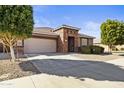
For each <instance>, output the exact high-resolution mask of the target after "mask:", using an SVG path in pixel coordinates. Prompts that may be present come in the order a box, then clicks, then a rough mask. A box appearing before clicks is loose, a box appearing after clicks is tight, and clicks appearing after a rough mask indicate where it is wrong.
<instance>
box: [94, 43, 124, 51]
mask: <svg viewBox="0 0 124 93" xmlns="http://www.w3.org/2000/svg"><path fill="white" fill-rule="evenodd" d="M94 45H97V46H101V47H103V48H104V51H105V52H108V46H107V45H103V44H100V43H97V44H94ZM116 48H117V49H119V50H121V48H124V45H121V46H120V45H118V46H116Z"/></svg>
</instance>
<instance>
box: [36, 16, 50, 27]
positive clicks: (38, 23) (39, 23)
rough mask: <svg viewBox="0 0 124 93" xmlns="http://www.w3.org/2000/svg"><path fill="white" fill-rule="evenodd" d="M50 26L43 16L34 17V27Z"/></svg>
mask: <svg viewBox="0 0 124 93" xmlns="http://www.w3.org/2000/svg"><path fill="white" fill-rule="evenodd" d="M41 26H50V21H49V20H48V19H47V18H45V17H41V16H40V17H37V18H35V27H41Z"/></svg>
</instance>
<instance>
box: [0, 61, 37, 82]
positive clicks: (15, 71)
mask: <svg viewBox="0 0 124 93" xmlns="http://www.w3.org/2000/svg"><path fill="white" fill-rule="evenodd" d="M38 73H39V71H38V70H37V69H36V68H35V67H34V66H33V64H32V63H31V62H15V63H14V62H10V61H9V60H1V61H0V81H4V80H9V79H14V78H19V77H23V76H30V75H34V74H38Z"/></svg>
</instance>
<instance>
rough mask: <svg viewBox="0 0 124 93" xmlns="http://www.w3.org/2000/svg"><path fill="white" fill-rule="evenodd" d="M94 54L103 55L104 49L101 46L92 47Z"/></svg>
mask: <svg viewBox="0 0 124 93" xmlns="http://www.w3.org/2000/svg"><path fill="white" fill-rule="evenodd" d="M90 49H91V53H92V54H101V53H103V52H104V48H103V47H100V46H90Z"/></svg>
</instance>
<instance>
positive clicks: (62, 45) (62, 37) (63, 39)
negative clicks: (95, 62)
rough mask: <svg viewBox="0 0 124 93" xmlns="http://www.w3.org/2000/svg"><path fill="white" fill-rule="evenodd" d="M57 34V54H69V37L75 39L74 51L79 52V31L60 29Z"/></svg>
mask: <svg viewBox="0 0 124 93" xmlns="http://www.w3.org/2000/svg"><path fill="white" fill-rule="evenodd" d="M54 32H55V33H57V34H59V38H58V40H57V52H63V53H66V52H68V37H69V36H71V37H74V51H75V52H77V51H78V30H75V29H69V28H64V27H63V28H60V29H58V30H56V31H54Z"/></svg>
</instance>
